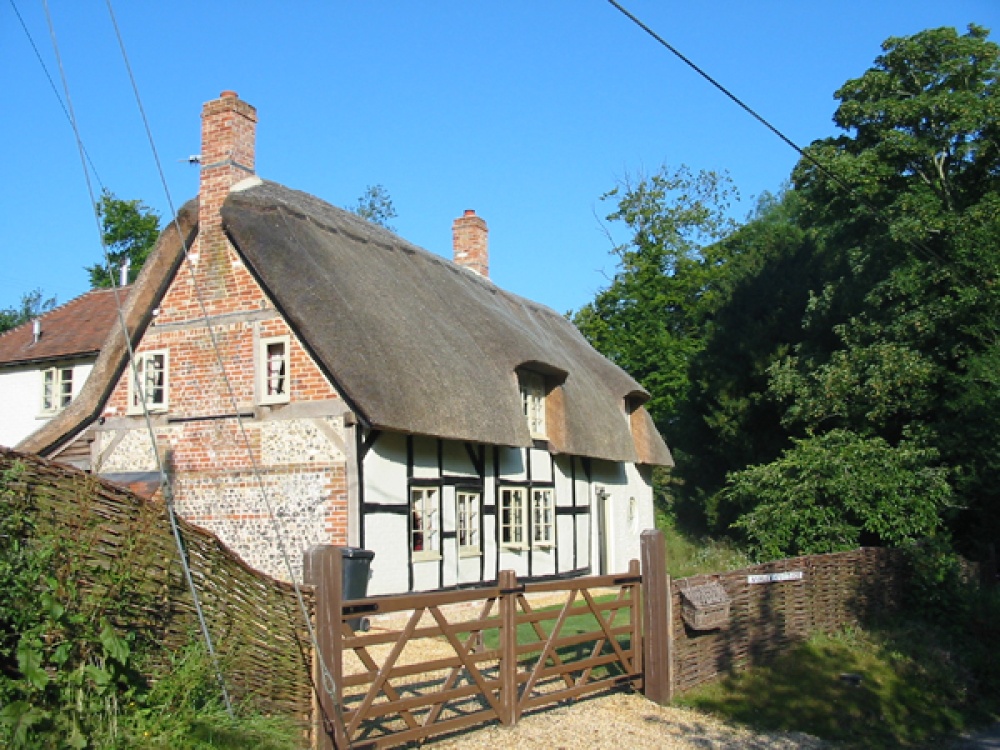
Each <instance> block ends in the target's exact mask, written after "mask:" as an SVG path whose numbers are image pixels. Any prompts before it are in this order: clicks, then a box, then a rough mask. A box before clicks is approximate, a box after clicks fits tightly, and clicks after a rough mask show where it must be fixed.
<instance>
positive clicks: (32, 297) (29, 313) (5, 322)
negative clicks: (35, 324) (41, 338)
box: [0, 289, 56, 333]
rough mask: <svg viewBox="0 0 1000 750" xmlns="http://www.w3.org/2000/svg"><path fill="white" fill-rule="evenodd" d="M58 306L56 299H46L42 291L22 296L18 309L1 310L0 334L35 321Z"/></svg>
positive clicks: (36, 290)
mask: <svg viewBox="0 0 1000 750" xmlns="http://www.w3.org/2000/svg"><path fill="white" fill-rule="evenodd" d="M55 306H56V298H55V297H48V298H46V297H45V295H44V294H42V290H41V289H35V290H34V291H31V292H26V293H24V294H22V295H21V304H20V305H19V306H18V307H8V308H6V309H4V310H0V333H3V332H4V331H9V330H10V329H11V328H17V327H18V326H19V325H21V324H22V323H27V322H28V321H29V320H34V319H35V318H37V317H39V316H40V315H44V314H45V313H47V312H48V311H49V310H51V309H52V308H54V307H55Z"/></svg>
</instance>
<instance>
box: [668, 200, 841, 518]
mask: <svg viewBox="0 0 1000 750" xmlns="http://www.w3.org/2000/svg"><path fill="white" fill-rule="evenodd" d="M800 211H801V207H800V201H799V199H798V195H797V194H796V193H794V192H792V191H787V190H785V191H782V192H781V193H779V194H778V195H771V194H765V195H764V196H762V197H761V198H760V199H759V201H758V205H757V208H756V210H755V212H754V214H753V215H752V216H751V219H750V221H749V223H747V224H746V225H745V226H743V227H741V228H740V229H738V230H737V231H736V232H735V233H733V234H732V235H731V236H729V237H728V238H726V239H725V240H724V243H725V245H726V246H727V250H726V251H725V255H726V257H727V258H728V261H727V263H726V265H725V268H723V269H720V272H719V273H718V274H717V276H716V285H717V290H718V293H717V294H716V296H715V304H714V305H713V307H712V309H711V310H710V311H709V313H708V315H707V316H706V320H705V326H704V337H705V338H704V348H703V349H702V351H700V352H699V353H698V354H697V355H695V356H694V358H693V359H692V360H691V362H690V366H689V369H688V374H689V377H690V381H691V388H690V390H689V392H688V396H687V398H686V399H684V400H683V401H682V402H681V403H680V408H679V411H678V413H677V415H676V427H675V429H674V432H673V434H672V435H671V438H672V440H671V448H672V449H673V450H674V455H675V457H676V459H677V469H676V471H675V476H676V477H677V478H678V480H679V483H680V493H679V496H678V505H679V507H678V512H679V513H683V514H684V515H686V516H689V517H690V516H692V515H694V514H695V511H696V509H697V510H701V509H702V508H704V506H705V504H706V502H707V498H710V497H711V496H712V495H714V494H715V493H716V492H718V490H719V489H720V488H721V487H722V485H723V484H724V482H725V477H726V475H727V474H728V473H729V472H730V471H734V470H737V469H742V468H743V467H745V466H748V465H751V464H758V463H767V462H769V461H773V460H774V459H775V458H777V457H778V456H779V455H780V454H781V452H782V451H783V450H785V449H786V448H787V447H788V446H789V436H788V434H787V431H786V429H785V428H784V426H783V425H782V417H783V410H782V408H781V402H780V401H779V399H777V398H775V397H774V396H773V395H772V394H771V393H770V392H769V390H768V383H769V380H770V377H771V367H772V366H773V365H774V363H775V362H778V361H780V360H781V358H783V357H784V356H786V355H787V354H788V353H789V351H790V350H791V348H792V346H793V345H794V344H796V343H798V342H800V341H801V340H802V339H803V331H802V316H803V315H804V313H805V310H806V307H807V304H808V300H809V289H810V288H812V287H813V286H814V285H815V284H817V283H819V282H820V281H821V280H822V278H823V277H824V274H825V272H826V268H825V265H824V258H823V257H822V256H821V255H820V254H819V252H818V251H817V248H816V246H815V244H814V242H813V239H812V238H811V236H810V234H809V233H808V232H806V231H805V230H804V229H802V228H801V227H800V226H799V223H798V216H799V214H800ZM733 520H735V519H734V518H716V519H715V521H716V530H719V529H725V528H727V527H728V525H729V523H731V522H732V521H733Z"/></svg>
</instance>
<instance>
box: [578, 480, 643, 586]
mask: <svg viewBox="0 0 1000 750" xmlns="http://www.w3.org/2000/svg"><path fill="white" fill-rule="evenodd" d="M593 479H594V493H595V494H594V496H595V500H594V502H595V506H596V504H597V503H599V502H606V503H607V505H606V508H607V516H606V518H605V522H606V530H605V534H602V533H601V530H600V529H598V526H599V524H600V518H601V514H600V513H598V512H597V508H596V507H595V508H594V512H593V513H592V515H591V521H592V523H593V526H592V528H593V532H592V537H593V538H592V543H591V554H592V555H593V560H594V572H595V573H597V572H598V570H597V564H598V562H597V561H598V560H599V557H600V548H599V545H600V543H601V539H602V537H605V535H606V537H605V538H606V540H607V541H606V553H607V562H608V571H607V572H609V573H624V572H625V571H627V570H628V564H629V561H630V560H638V559H639V536H640V534H641V533H642V531H643V530H645V529H652V528H654V527H655V523H656V522H655V513H654V510H653V487H652V482H651V481H650V479H649V469H648V468H640V467H637V466H635V465H634V464H616V463H609V462H603V461H595V462H594V476H593ZM601 490H603V492H604V493H607V500H606V501H601V500H598V499H597V495H598V493H599V492H600V491H601Z"/></svg>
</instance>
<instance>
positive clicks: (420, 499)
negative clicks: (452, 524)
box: [410, 487, 441, 562]
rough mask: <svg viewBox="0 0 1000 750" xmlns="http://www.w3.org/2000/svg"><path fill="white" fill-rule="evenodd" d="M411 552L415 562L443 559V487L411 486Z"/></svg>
mask: <svg viewBox="0 0 1000 750" xmlns="http://www.w3.org/2000/svg"><path fill="white" fill-rule="evenodd" d="M410 554H411V555H412V556H413V561H414V562H420V561H424V560H440V559H441V489H440V488H439V487H411V488H410Z"/></svg>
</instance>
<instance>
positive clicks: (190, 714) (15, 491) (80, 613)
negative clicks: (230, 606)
mask: <svg viewBox="0 0 1000 750" xmlns="http://www.w3.org/2000/svg"><path fill="white" fill-rule="evenodd" d="M22 471H23V467H21V466H19V465H17V464H15V465H14V466H13V468H11V469H9V470H7V471H5V472H3V473H2V474H0V705H2V706H3V708H2V709H0V746H3V747H9V748H11V749H12V750H17V749H18V748H32V749H33V750H34V749H36V748H45V749H48V748H52V749H53V750H56V749H58V750H62V749H63V748H71V749H73V750H83V749H85V748H101V749H102V750H104V749H111V750H131V748H136V750H138V749H139V748H155V747H162V748H181V749H187V748H191V749H192V750H201V749H202V748H204V749H206V750H207V749H208V748H237V747H239V748H245V747H246V746H248V745H253V746H255V747H256V748H258V750H272V749H273V750H279V749H281V750H284V749H286V748H287V749H291V748H296V747H300V746H301V741H302V733H301V731H300V729H298V728H296V727H294V726H292V725H291V724H290V723H289V722H288V721H287V720H282V719H277V718H267V717H261V716H259V715H256V714H254V713H253V711H252V710H251V709H252V707H245V709H246V710H244V711H241V712H240V714H239V717H238V718H236V719H234V718H232V717H230V716H229V714H228V711H227V709H226V708H225V707H224V705H223V704H222V701H221V698H220V690H219V686H218V682H217V680H216V679H215V674H214V670H213V669H211V668H210V660H209V659H208V658H207V657H206V656H205V655H204V653H203V650H202V649H201V648H200V647H192V648H191V649H189V650H188V651H185V652H184V653H183V654H181V655H180V656H177V657H174V658H171V656H170V655H163V654H161V653H159V652H158V646H157V644H156V643H155V641H154V639H152V638H150V637H149V634H148V632H147V631H146V630H145V629H143V628H136V627H134V626H133V625H132V624H130V623H129V621H128V619H127V614H128V612H129V611H130V608H133V607H134V608H136V609H134V610H131V611H141V610H143V609H146V610H151V609H153V605H154V604H155V602H154V601H153V599H152V595H148V594H140V593H138V588H137V586H136V584H137V583H138V579H139V577H140V576H141V570H136V569H135V568H136V566H134V565H130V563H129V560H128V559H127V556H120V557H119V558H118V559H116V560H113V561H111V562H110V563H107V562H105V563H104V564H95V563H93V562H92V561H89V558H88V556H87V555H86V554H85V553H86V551H87V550H88V548H89V547H91V546H92V545H93V544H94V543H95V539H96V534H97V532H98V531H99V530H100V521H99V517H98V516H97V515H96V514H88V513H86V512H84V509H81V513H80V520H79V523H78V527H77V528H74V529H60V530H59V533H54V532H49V533H46V532H45V531H44V530H43V529H42V527H43V524H42V523H41V520H42V519H40V516H39V509H38V507H37V504H36V502H35V500H34V498H33V497H32V495H31V493H30V492H29V491H28V490H27V488H26V487H25V486H24V484H23V482H22V481H21V475H22ZM81 502H84V501H83V500H81ZM131 542H132V540H128V539H125V540H121V544H122V547H123V549H128V548H129V546H130V544H131ZM143 634H144V635H143ZM164 663H165V664H166V666H165V667H159V668H157V667H156V666H155V665H157V664H164Z"/></svg>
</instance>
